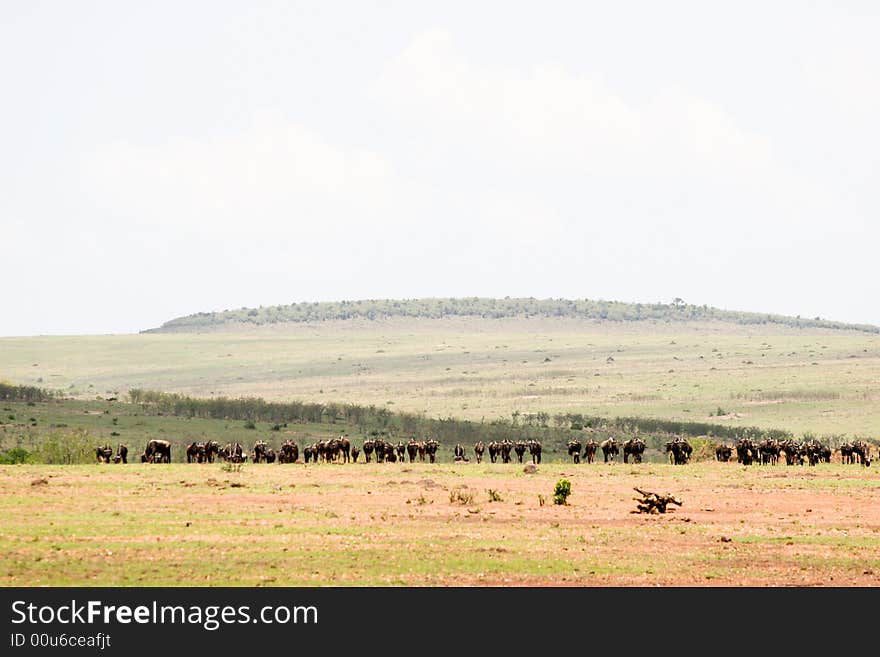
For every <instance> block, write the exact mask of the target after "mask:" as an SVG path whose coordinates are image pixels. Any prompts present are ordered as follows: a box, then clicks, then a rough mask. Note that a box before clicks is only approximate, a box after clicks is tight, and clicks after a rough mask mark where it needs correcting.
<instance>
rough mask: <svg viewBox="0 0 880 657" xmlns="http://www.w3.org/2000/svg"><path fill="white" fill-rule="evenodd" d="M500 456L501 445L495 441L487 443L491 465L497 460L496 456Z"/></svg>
mask: <svg viewBox="0 0 880 657" xmlns="http://www.w3.org/2000/svg"><path fill="white" fill-rule="evenodd" d="M499 454H501V443H499V442H498V441H497V440H492V441H490V442H489V460H490V461H492V463H495V461H497V460H498V455H499Z"/></svg>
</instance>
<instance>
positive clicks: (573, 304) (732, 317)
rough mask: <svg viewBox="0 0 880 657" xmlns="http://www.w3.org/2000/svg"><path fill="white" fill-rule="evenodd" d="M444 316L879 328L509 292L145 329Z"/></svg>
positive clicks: (231, 316) (296, 306)
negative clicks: (509, 294)
mask: <svg viewBox="0 0 880 657" xmlns="http://www.w3.org/2000/svg"><path fill="white" fill-rule="evenodd" d="M404 317H409V318H420V319H440V318H444V317H479V318H483V319H511V318H540V317H545V318H569V319H587V320H596V321H618V322H638V321H659V322H706V321H718V322H728V323H734V324H746V325H768V324H769V325H780V326H788V327H793V328H828V329H841V330H856V331H862V332H866V333H878V332H880V327H877V326H872V325H868V324H846V323H843V322H833V321H828V320H824V319H821V318H819V317H814V318H812V319H808V318H802V317H788V316H785V315H773V314H767V313H754V312H742V311H732V310H720V309H718V308H712V307H709V306H705V305H703V306H694V305H690V304H685V303H684V302H683V301H682V300H680V299H676V300H675V301H674V302H673V303H671V304H664V303H648V304H646V303H625V302H621V301H592V300H590V299H578V300H569V299H535V298H517V299H511V298H509V297H507V298H504V299H490V298H480V297H467V298H427V299H397V300H395V299H369V300H360V301H336V302H315V303H292V304H289V305H278V306H266V307H263V306H260V307H259V308H241V309H239V310H224V311H221V312H201V313H196V314H194V315H187V316H185V317H178V318H176V319H172V320H170V321H168V322H165V323H164V324H162V326H160V327H158V328H154V329H149V330H147V331H144V333H180V332H198V331H210V330H218V329H221V330H222V329H228V328H233V327H236V326H244V327H247V326H265V325H273V324H285V323H302V322H326V321H333V320H351V319H367V320H371V321H373V320H379V319H390V318H404Z"/></svg>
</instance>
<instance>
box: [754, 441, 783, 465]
mask: <svg viewBox="0 0 880 657" xmlns="http://www.w3.org/2000/svg"><path fill="white" fill-rule="evenodd" d="M758 460H759V462H760V463H761V465H776V464H777V463H778V462H779V441H778V440H776V439H775V438H764V439H763V440H761V442H759V443H758Z"/></svg>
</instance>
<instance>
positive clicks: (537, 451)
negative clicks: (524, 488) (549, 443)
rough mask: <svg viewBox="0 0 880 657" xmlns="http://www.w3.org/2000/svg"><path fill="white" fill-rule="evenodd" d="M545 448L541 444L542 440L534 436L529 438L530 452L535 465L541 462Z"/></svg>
mask: <svg viewBox="0 0 880 657" xmlns="http://www.w3.org/2000/svg"><path fill="white" fill-rule="evenodd" d="M543 449H544V448H543V446H542V445H541V443H540V441H538V440H535V439H534V438H532V439H531V440H529V454H531V456H532V463H534V464H535V465H537V464H539V463H540V462H541V451H542V450H543Z"/></svg>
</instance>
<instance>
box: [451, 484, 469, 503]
mask: <svg viewBox="0 0 880 657" xmlns="http://www.w3.org/2000/svg"><path fill="white" fill-rule="evenodd" d="M449 501H450V502H451V503H453V504H456V503H457V504H472V503H473V501H474V494H473V493H471V492H470V491H467V490H465V489H463V488H453V489H452V490H451V491H449Z"/></svg>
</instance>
